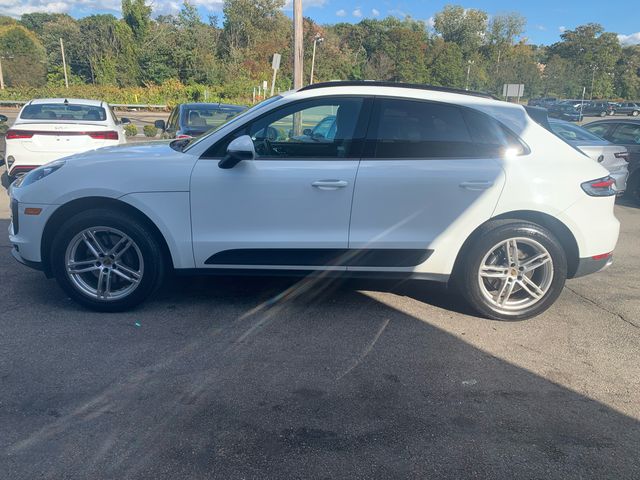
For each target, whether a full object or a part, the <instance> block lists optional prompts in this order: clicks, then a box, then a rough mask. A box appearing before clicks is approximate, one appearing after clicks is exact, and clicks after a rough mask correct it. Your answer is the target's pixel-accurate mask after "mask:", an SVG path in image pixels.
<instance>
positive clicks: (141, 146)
mask: <svg viewBox="0 0 640 480" xmlns="http://www.w3.org/2000/svg"><path fill="white" fill-rule="evenodd" d="M170 143H171V142H170V141H165V140H156V141H149V142H136V143H126V144H123V145H114V146H111V147H103V148H97V149H95V150H89V151H87V152H82V153H77V154H75V155H71V156H69V157H66V158H65V160H67V161H70V162H74V163H76V162H78V163H88V162H97V161H103V160H131V161H135V160H141V159H144V160H149V159H153V158H157V159H162V158H165V157H167V155H170V154H171V153H172V152H173V153H176V151H175V150H173V149H172V148H171V147H170V146H169V144H170Z"/></svg>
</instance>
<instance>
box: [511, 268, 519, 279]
mask: <svg viewBox="0 0 640 480" xmlns="http://www.w3.org/2000/svg"><path fill="white" fill-rule="evenodd" d="M511 276H512V277H517V276H518V270H516V269H515V268H512V269H511Z"/></svg>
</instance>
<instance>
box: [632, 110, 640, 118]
mask: <svg viewBox="0 0 640 480" xmlns="http://www.w3.org/2000/svg"><path fill="white" fill-rule="evenodd" d="M638 114H640V111H638V110H634V111H633V112H631V116H632V117H637V116H638Z"/></svg>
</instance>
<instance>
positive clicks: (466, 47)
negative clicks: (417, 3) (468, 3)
mask: <svg viewBox="0 0 640 480" xmlns="http://www.w3.org/2000/svg"><path fill="white" fill-rule="evenodd" d="M487 19H488V16H487V14H486V12H483V11H482V10H476V9H473V8H467V9H465V8H463V7H461V6H459V5H447V6H445V7H444V8H443V9H442V11H440V12H438V13H436V15H435V17H434V25H433V28H434V30H435V31H436V33H438V34H439V35H440V36H442V39H443V40H444V41H445V42H452V43H456V44H458V46H459V47H460V49H461V50H462V53H463V55H464V56H465V58H468V57H470V56H471V54H472V53H473V52H476V51H477V50H478V49H479V48H480V46H481V45H482V44H483V42H484V39H485V37H486V33H487Z"/></svg>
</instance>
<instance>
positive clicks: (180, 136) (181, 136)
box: [176, 134, 193, 140]
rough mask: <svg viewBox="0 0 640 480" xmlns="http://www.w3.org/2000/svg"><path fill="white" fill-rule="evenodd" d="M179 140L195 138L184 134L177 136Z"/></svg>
mask: <svg viewBox="0 0 640 480" xmlns="http://www.w3.org/2000/svg"><path fill="white" fill-rule="evenodd" d="M179 138H193V137H192V136H191V135H184V134H180V135H176V140H177V139H179Z"/></svg>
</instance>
